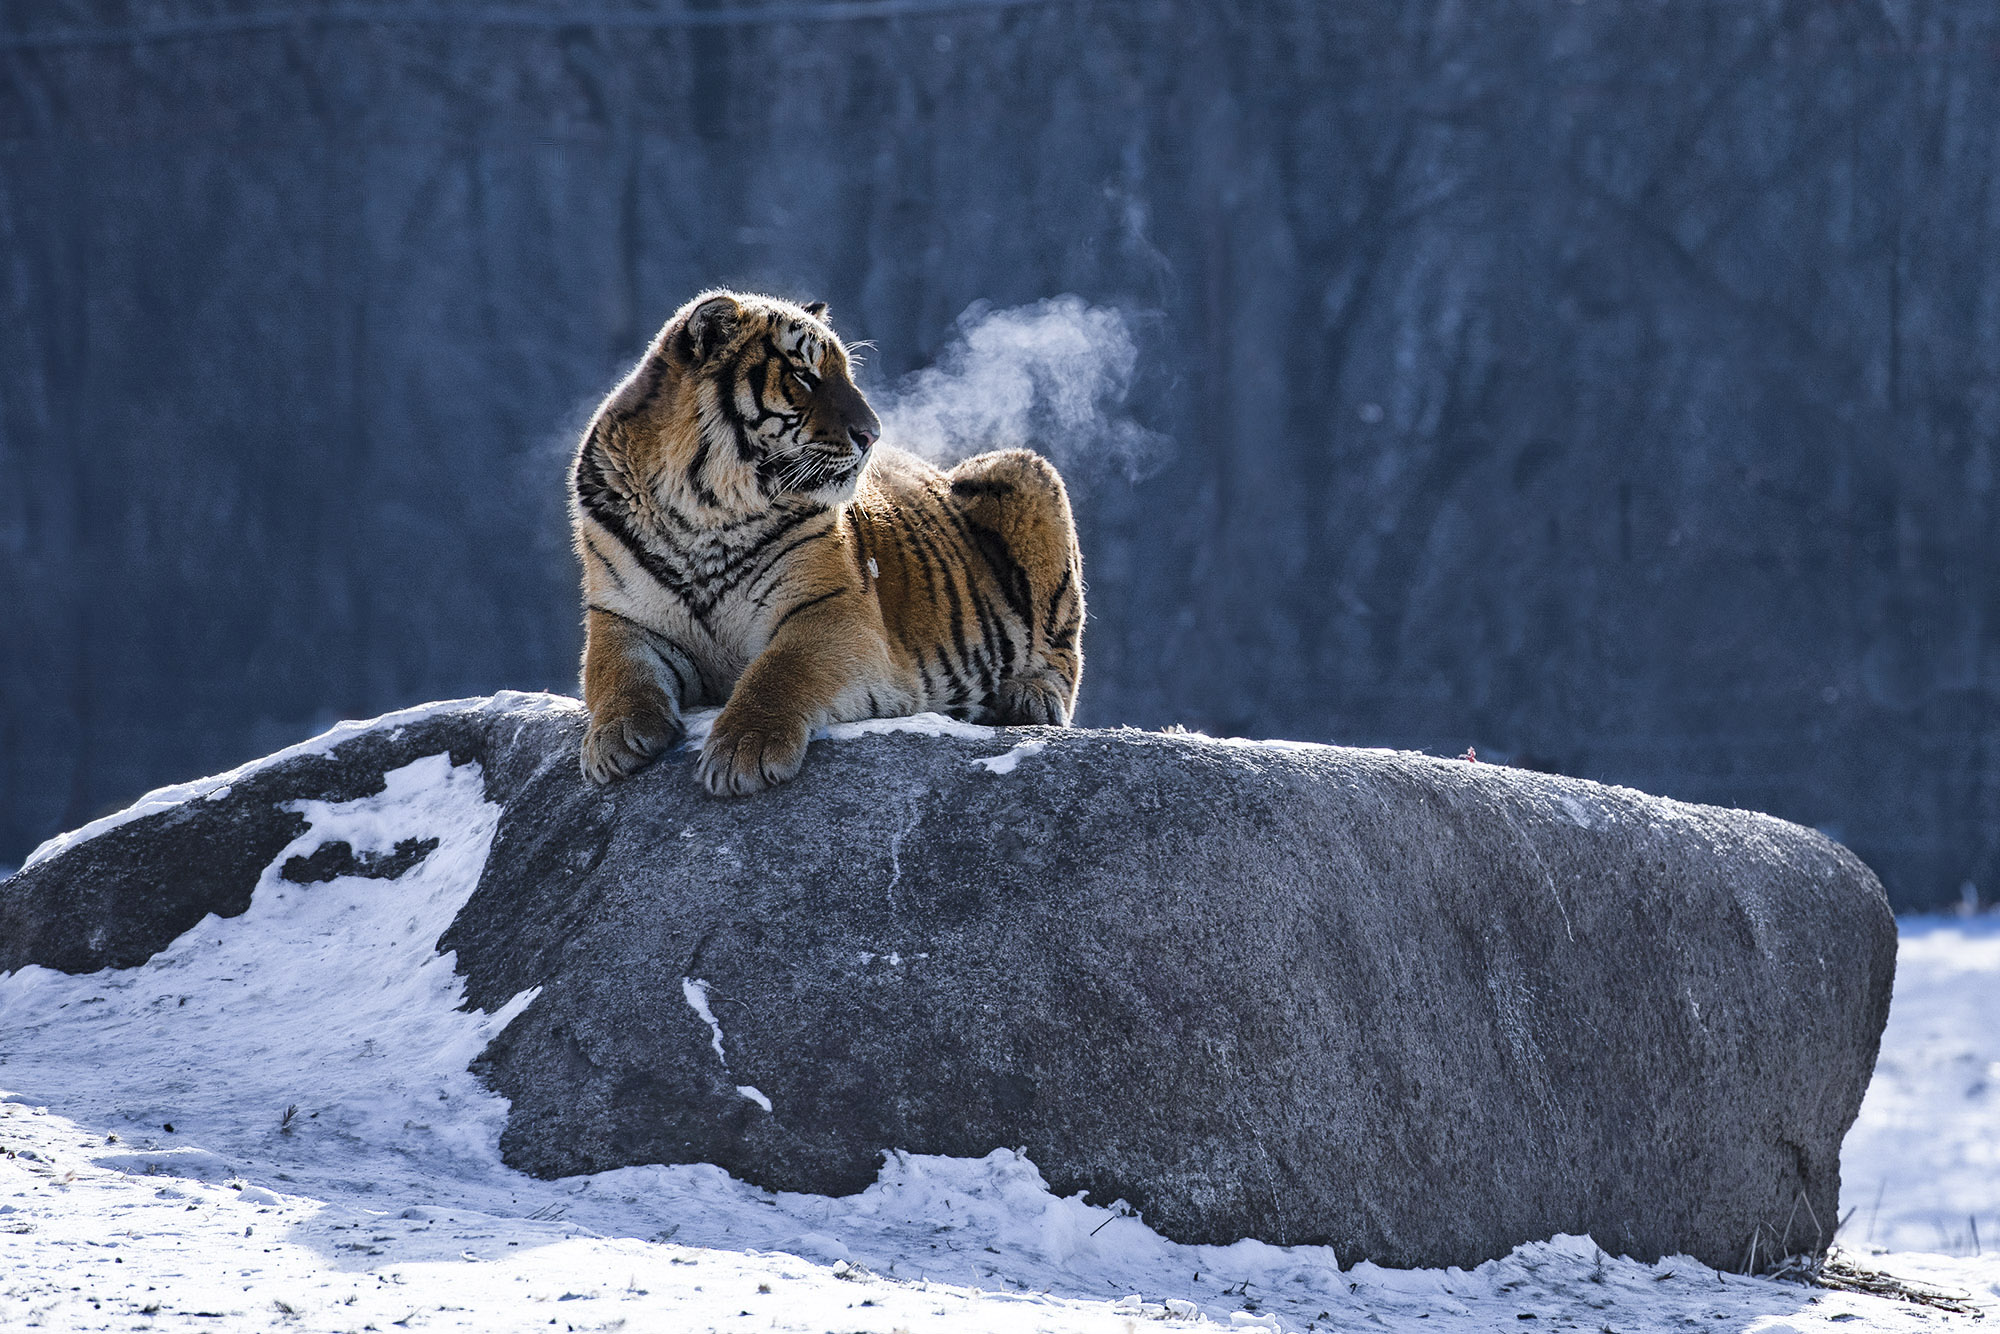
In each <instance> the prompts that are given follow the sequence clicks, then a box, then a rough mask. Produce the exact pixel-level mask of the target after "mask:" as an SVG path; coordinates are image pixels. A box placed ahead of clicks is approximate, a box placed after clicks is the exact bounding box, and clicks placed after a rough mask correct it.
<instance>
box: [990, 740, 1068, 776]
mask: <svg viewBox="0 0 2000 1334" xmlns="http://www.w3.org/2000/svg"><path fill="white" fill-rule="evenodd" d="M1048 744H1049V743H1048V742H1047V741H1023V742H1022V743H1021V744H1020V745H1018V746H1016V747H1014V749H1012V750H1010V751H1008V752H1007V753H1006V754H1005V755H995V756H992V757H991V758H988V759H984V760H974V761H973V762H972V763H973V766H974V767H975V768H980V769H985V770H986V771H987V772H989V773H996V774H1011V773H1013V772H1014V766H1015V765H1017V764H1019V763H1020V762H1021V761H1022V760H1025V759H1027V758H1028V757H1029V756H1030V755H1039V754H1041V753H1042V751H1043V750H1045V749H1047V747H1048Z"/></svg>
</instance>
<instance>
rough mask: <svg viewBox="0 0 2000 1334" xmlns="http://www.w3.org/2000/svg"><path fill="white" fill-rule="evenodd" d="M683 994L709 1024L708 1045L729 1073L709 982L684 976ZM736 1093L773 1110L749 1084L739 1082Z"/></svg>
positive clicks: (694, 1009) (693, 1008) (762, 1096)
mask: <svg viewBox="0 0 2000 1334" xmlns="http://www.w3.org/2000/svg"><path fill="white" fill-rule="evenodd" d="M681 996H682V998H683V999H685V1000H686V1001H687V1003H688V1008H689V1009H691V1010H693V1011H694V1012H695V1013H696V1014H698V1015H700V1016H701V1020H702V1022H703V1023H705V1024H707V1025H708V1045H709V1046H711V1047H713V1048H715V1059H716V1060H718V1061H720V1062H722V1069H723V1073H725V1074H727V1073H728V1071H729V1057H728V1056H726V1055H724V1054H723V1050H722V1025H721V1023H720V1022H718V1021H717V1020H716V1017H715V1011H714V1010H712V1009H710V1008H709V1005H708V983H707V982H705V981H703V980H702V979H701V978H698V977H684V978H682V979H681ZM736 1093H737V1096H738V1097H741V1098H746V1099H748V1100H749V1101H751V1102H754V1103H756V1104H757V1105H758V1106H759V1107H762V1108H763V1109H764V1110H765V1111H767V1112H768V1111H770V1110H771V1100H770V1099H769V1098H767V1097H765V1096H764V1095H763V1094H762V1093H761V1092H759V1091H758V1090H757V1089H756V1088H754V1087H753V1086H751V1085H749V1084H738V1085H737V1086H736Z"/></svg>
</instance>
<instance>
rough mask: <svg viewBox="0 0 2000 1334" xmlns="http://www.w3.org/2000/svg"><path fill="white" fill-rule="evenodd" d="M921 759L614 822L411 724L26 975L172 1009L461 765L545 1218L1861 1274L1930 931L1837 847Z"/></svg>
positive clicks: (1711, 817) (933, 754)
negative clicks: (589, 1185)
mask: <svg viewBox="0 0 2000 1334" xmlns="http://www.w3.org/2000/svg"><path fill="white" fill-rule="evenodd" d="M898 726H901V727H904V728H907V727H909V726H911V724H908V723H904V724H868V725H863V726H861V727H858V728H848V729H840V734H841V739H838V740H835V741H833V742H819V743H815V745H814V746H813V748H812V751H811V753H810V755H809V757H808V760H807V764H806V768H805V771H804V772H803V774H802V775H801V776H800V778H799V779H798V780H797V781H796V782H794V783H792V784H790V785H788V786H786V787H784V788H781V789H779V790H777V791H774V792H772V793H769V794H765V795H762V796H759V797H756V798H751V799H747V800H738V801H718V800H713V799H710V798H708V797H705V796H704V795H702V793H701V792H700V791H699V790H698V789H697V787H696V786H695V784H694V783H693V781H692V778H691V763H690V757H689V756H688V755H686V754H682V755H678V756H675V757H673V758H670V759H669V760H667V761H665V762H662V763H661V764H659V765H657V766H655V767H654V768H653V769H651V770H649V771H647V772H646V773H644V774H643V775H641V776H639V777H638V778H636V779H635V780H633V781H630V782H628V783H626V784H623V785H621V786H618V787H615V788H613V789H610V790H608V791H600V790H597V789H594V788H590V787H588V786H586V785H585V784H584V783H583V782H582V781H581V779H580V778H579V777H578V774H577V768H576V764H575V758H574V757H575V750H576V745H577V742H578V740H579V737H580V734H581V727H582V716H581V714H580V713H579V712H577V711H576V710H575V709H573V708H570V707H566V706H565V705H564V704H563V703H562V702H560V701H553V700H550V699H549V698H548V697H528V696H513V697H498V698H496V699H494V700H491V701H484V702H480V701H473V702H469V703H466V704H463V705H456V706H447V707H442V708H436V709H432V710H427V711H418V712H416V713H413V714H411V715H408V716H406V717H403V718H400V719H390V720H385V722H384V724H383V725H380V726H376V727H373V728H369V729H361V730H355V731H351V732H350V733H349V734H347V735H345V736H344V737H340V738H335V739H334V741H333V742H330V743H323V744H321V745H318V746H306V747H301V748H297V752H296V753H292V754H289V755H288V756H287V757H284V758H279V759H276V760H274V761H273V762H269V763H266V764H264V765H262V766H261V767H259V766H252V768H251V769H250V770H249V771H247V772H243V773H239V774H233V775H229V776H228V781H227V783H226V784H220V785H218V784H211V785H209V787H211V788H213V789H214V790H213V791H205V790H196V791H192V792H190V793H189V794H187V796H188V799H186V800H183V801H180V802H178V803H177V804H169V805H166V806H165V807H164V808H163V809H160V810H157V811H154V812H152V813H150V814H145V815H142V816H140V817H139V818H136V819H132V820H130V821H128V822H126V823H122V824H118V825H117V826H116V827H113V828H109V829H106V830H104V831H102V832H98V833H96V834H95V835H94V836H93V837H89V838H87V839H78V840H73V841H71V842H70V843H69V844H68V845H67V846H65V847H62V848H60V849H57V850H54V851H53V852H52V854H51V855H46V856H44V857H43V858H41V859H40V860H37V861H35V862H33V863H31V864H30V865H29V866H28V867H27V868H26V869H24V870H23V871H22V872H21V873H20V874H18V875H16V876H15V877H14V878H13V879H11V880H9V881H7V882H6V883H5V884H4V885H0V968H4V969H14V968H18V967H20V966H22V965H24V964H29V963H41V964H46V965H48V966H52V967H57V968H62V969H65V970H69V971H80V970H87V969H93V968H98V967H106V966H129V965H131V964H133V963H136V962H139V961H141V960H143V959H144V958H146V957H148V956H149V955H150V954H151V953H152V952H154V951H156V950H158V949H159V948H161V947H163V946H164V945H165V944H166V943H167V942H169V941H170V940H171V939H172V938H173V937H174V936H175V935H176V934H178V933H179V932H181V931H184V930H186V929H187V928H188V927H190V926H192V925H194V923H195V922H196V921H198V920H200V918H201V916H202V915H204V914H205V913H208V912H211V911H212V912H217V913H220V914H223V915H230V914H233V913H239V912H241V911H243V910H244V908H245V907H246V906H247V904H248V902H249V898H250V892H251V888H252V886H253V885H254V883H255V881H256V879H257V877H258V875H259V874H260V873H261V872H262V870H263V869H264V867H265V866H266V865H267V864H268V862H269V861H270V860H271V859H273V858H275V857H276V855H277V854H278V852H279V850H281V849H282V848H283V847H284V846H285V844H286V843H287V842H289V841H290V840H291V839H292V838H293V837H294V835H295V834H296V833H298V832H299V823H298V822H299V821H300V820H301V818H302V817H300V816H299V815H297V814H294V813H291V812H288V811H287V810H285V809H284V805H285V803H288V802H292V801H297V800H301V799H306V798H316V799H350V798H352V797H355V796H360V795H365V794H367V793H369V792H373V791H377V790H380V788H381V786H382V782H381V775H382V774H383V773H384V772H386V771H387V770H389V769H392V768H395V767H398V766H400V765H403V764H406V763H409V762H410V761H412V760H414V759H417V758H419V757H421V756H425V755H431V754H437V753H440V752H449V753H450V754H451V756H452V759H453V762H454V763H464V762H466V761H468V760H474V761H477V762H478V763H479V764H480V765H481V766H482V769H483V773H484V776H485V781H486V785H487V795H488V799H489V800H492V801H495V802H498V803H500V804H501V806H502V807H503V814H502V815H501V819H500V825H499V830H498V833H497V834H496V835H495V839H494V843H493V848H492V851H491V854H490V856H489V858H488V861H487V864H486V867H485V870H484V873H483V875H482V877H481V879H480V882H479V887H478V889H477V890H476V891H475V892H474V893H473V895H472V897H471V899H470V900H469V901H468V902H467V904H466V906H465V907H464V909H463V910H462V911H461V912H460V914H459V916H458V918H457V920H456V921H455V922H454V923H453V924H452V926H451V928H450V929H449V930H448V931H447V932H446V933H445V935H444V937H443V938H442V939H441V940H440V941H439V948H440V949H448V950H455V951H456V952H457V960H458V966H459V969H460V971H461V972H462V973H463V974H464V976H465V979H466V994H467V999H468V1002H469V1003H470V1004H473V1005H478V1006H481V1007H483V1008H486V1009H489V1010H491V1009H495V1008H497V1007H498V1006H500V1005H501V1004H503V1003H504V1002H506V1001H507V1000H508V999H510V998H511V997H513V996H514V995H515V994H516V993H518V992H520V991H522V990H525V989H527V988H531V987H540V988H541V991H540V994H539V996H538V997H537V998H536V999H535V1000H534V1002H533V1003H532V1004H530V1005H529V1006H528V1007H527V1008H526V1010H525V1011H523V1012H522V1013H521V1014H520V1015H519V1016H518V1017H517V1018H516V1019H515V1020H514V1022H513V1023H512V1024H511V1025H510V1026H509V1027H508V1028H507V1029H506V1030H505V1031H504V1032H503V1033H502V1034H501V1036H500V1037H499V1038H498V1039H497V1040H496V1041H495V1042H494V1043H493V1044H492V1046H491V1047H489V1048H488V1050H487V1051H486V1052H485V1053H484V1055H482V1056H481V1057H480V1059H479V1062H478V1069H479V1070H480V1071H481V1073H482V1074H483V1075H484V1077H485V1078H486V1079H487V1080H488V1081H489V1082H490V1083H491V1084H492V1086H493V1087H494V1088H496V1089H497V1090H498V1091H500V1092H501V1093H504V1094H505V1095H506V1096H507V1097H508V1098H510V1099H511V1100H512V1112H511V1115H510V1119H509V1121H508V1124H507V1128H506V1131H505V1133H504V1135H503V1138H502V1148H503V1151H504V1152H505V1154H506V1156H507V1158H508V1160H509V1161H510V1162H512V1163H514V1164H515V1165H516V1166H518V1167H521V1168H522V1169H524V1170H527V1171H529V1172H533V1173H536V1174H539V1175H561V1174H569V1173H577V1172H588V1171H596V1170H602V1169H607V1168H612V1167H617V1166H620V1165H625V1164H632V1163H646V1162H691V1161H706V1162H712V1163H716V1164H719V1165H720V1166H723V1167H725V1168H727V1169H729V1170H730V1171H731V1172H733V1173H735V1174H737V1175H738V1176H741V1177H743V1178H744V1179H746V1180H749V1181H752V1182H755V1183H757V1184H760V1185H764V1186H768V1187H772V1188H778V1189H788V1190H804V1191H815V1192H822V1193H844V1192H849V1191H854V1190H858V1189H861V1188H862V1187H864V1186H865V1185H867V1184H868V1183H869V1182H870V1181H871V1180H872V1179H873V1177H874V1174H875V1170H876V1166H877V1163H878V1161H879V1156H880V1153H881V1152H882V1151H883V1150H885V1149H890V1148H903V1149H908V1150H912V1151H916V1152H925V1153H940V1154H952V1155H977V1154H982V1153H985V1152H987V1151H989V1150H991V1149H993V1148H995V1147H1001V1146H1006V1147H1021V1148H1024V1149H1025V1150H1026V1152H1027V1153H1028V1155H1029V1156H1030V1157H1031V1158H1032V1159H1033V1160H1034V1161H1035V1162H1036V1163H1037V1164H1038V1165H1039V1166H1040V1167H1041V1169H1042V1171H1043V1172H1044V1174H1045V1175H1046V1177H1047V1178H1048V1180H1049V1182H1050V1184H1051V1186H1052V1188H1054V1189H1055V1190H1057V1191H1058V1192H1059V1193H1071V1192H1074V1191H1077V1190H1088V1191H1089V1192H1090V1193H1091V1198H1092V1199H1094V1200H1100V1201H1104V1200H1110V1199H1113V1198H1118V1197H1122V1198H1124V1199H1125V1200H1127V1201H1129V1202H1130V1203H1131V1204H1133V1205H1134V1206H1135V1207H1137V1208H1138V1209H1139V1210H1140V1211H1141V1212H1142V1213H1143V1215H1144V1217H1145V1219H1146V1221H1147V1222H1148V1223H1149V1224H1151V1225H1152V1226H1153V1227H1155V1228H1156V1229H1158V1230H1159V1231H1161V1232H1162V1233H1164V1234H1165V1235H1167V1236H1170V1237H1173V1238H1175V1239H1177V1240H1188V1241H1229V1240H1233V1239H1235V1238H1238V1237H1243V1236H1254V1237H1258V1238H1262V1239H1264V1240H1267V1241H1270V1242H1274V1243H1299V1242H1319V1243H1327V1244H1331V1245H1332V1246H1333V1247H1335V1248H1336V1250H1337V1251H1338V1253H1339V1254H1340V1255H1341V1257H1342V1258H1343V1260H1357V1259H1363V1258H1367V1259H1373V1260H1376V1261H1378V1262H1382V1263H1388V1264H1397V1265H1437V1264H1447V1263H1449V1264H1461V1265H1469V1264H1472V1263H1475V1262H1477V1261H1479V1260H1483V1259H1486V1258H1488V1257H1492V1256H1497V1255H1501V1254H1504V1253H1505V1252H1506V1251H1508V1250H1509V1249H1510V1248H1511V1247H1513V1246H1514V1245H1516V1244H1517V1243H1519V1242H1522V1241H1526V1240H1531V1239H1536V1238H1542V1237H1546V1236H1549V1235H1551V1234H1552V1233H1557V1232H1568V1233H1585V1232H1587V1233H1589V1234H1590V1235H1591V1236H1593V1237H1594V1238H1595V1239H1596V1240H1597V1242H1598V1243H1599V1244H1600V1245H1602V1246H1603V1247H1605V1248H1606V1249H1607V1250H1610V1251H1613V1252H1624V1253H1628V1254H1631V1255H1634V1256H1636V1257H1641V1258H1652V1257H1655V1256H1658V1255H1660V1254H1665V1253H1674V1252H1686V1253H1689V1254H1692V1255H1694V1256H1696V1257H1698V1258H1700V1259H1702V1260H1704V1261H1707V1262H1709V1263H1712V1264H1716V1265H1719V1266H1726V1267H1732V1268H1740V1267H1742V1266H1743V1265H1744V1264H1745V1263H1746V1262H1747V1261H1748V1260H1749V1258H1750V1256H1751V1254H1752V1249H1751V1248H1752V1244H1753V1239H1754V1240H1755V1242H1756V1246H1757V1251H1756V1254H1757V1255H1758V1256H1760V1257H1768V1256H1770V1255H1772V1254H1774V1253H1782V1252H1784V1251H1798V1250H1802V1249H1806V1250H1810V1249H1813V1248H1815V1247H1816V1246H1819V1245H1823V1244H1824V1243H1825V1242H1826V1241H1827V1240H1828V1239H1829V1237H1830V1230H1831V1228H1832V1226H1833V1221H1834V1218H1835V1201H1836V1199H1837V1195H1838V1189H1839V1181H1838V1172H1839V1156H1838V1155H1839V1148H1840V1142H1841V1138H1842V1135H1843V1134H1844V1132H1845V1131H1846V1128H1847V1126H1848V1125H1849V1123H1850V1122H1851V1121H1852V1119H1853V1117H1854V1113H1855V1110H1856V1108H1857V1107H1858V1105H1859V1102H1860V1099H1861V1095H1862V1092H1863V1089H1864V1088H1865V1086H1866V1084H1867V1081H1868V1078H1869V1075H1870V1073H1871V1071H1872V1068H1873V1063H1874V1058H1875V1052H1876V1045H1877V1042H1878V1040H1879V1037H1880V1034H1881V1030H1882V1025H1883V1022H1884V1020H1885V1018H1886V1015H1887V1010H1888V1002H1889V991H1890V983H1891V977H1892V973H1893V968H1894V957H1895V926H1894V920H1893V918H1892V917H1891V916H1890V914H1889V910H1888V907H1887V903H1886V901H1885V899H1884V897H1883V895H1882V891H1881V889H1880V886H1879V885H1878V884H1877V883H1876V881H1875V878H1874V877H1873V875H1871V874H1870V873H1869V871H1868V870H1867V869H1866V868H1865V867H1864V866H1863V865H1862V864H1861V863H1860V862H1859V861H1858V860H1856V859H1855V858H1854V857H1853V856H1852V855H1851V854H1850V853H1848V852H1847V851H1846V850H1845V849H1843V848H1841V847H1839V846H1838V845H1836V844H1834V843H1832V842H1830V841H1828V840H1827V839H1825V838H1823V837H1821V836H1820V835H1818V834H1816V833H1813V832H1811V831H1809V830H1805V829H1802V828H1798V827H1796V826H1792V825H1788V824H1785V823H1782V822H1780V821H1777V820H1773V819H1770V818H1769V817H1766V816H1761V815H1756V814H1751V813H1748V812H1742V811H1731V810H1718V809H1709V808H1702V807H1693V806H1687V805H1682V804H1679V803H1674V802H1668V801H1663V800H1659V799H1655V798H1651V797H1646V796H1642V795H1640V794H1638V793H1634V792H1630V791H1626V790H1622V789H1615V788H1606V787H1601V786H1596V785H1593V784H1590V783H1586V782H1582V781H1580V780H1573V779H1563V778H1556V777H1549V776H1544V775H1537V774H1530V773H1526V772H1522V771H1518V770H1508V769H1502V768H1498V767H1495V766H1491V765H1482V764H1473V763H1465V762H1462V761H1447V760H1437V759H1432V758H1428V757H1425V756H1421V755H1413V754H1406V753H1388V752H1371V751H1356V750H1343V749H1334V748H1325V747H1293V746H1283V745H1252V744H1245V743H1232V742H1217V741H1212V740H1209V739H1206V738H1201V737H1196V736H1189V735H1171V734H1159V733H1140V732H1131V731H1117V732H1107V731H1085V730H1077V731H1068V732H1061V731H1053V730H1047V729H1010V730H1004V731H998V732H990V731H988V730H987V729H982V728H968V727H963V726H960V725H956V724H943V725H941V726H940V727H939V728H935V729H932V730H933V732H934V733H935V734H924V733H922V732H911V731H907V730H905V731H897V730H893V729H894V728H896V727H898ZM425 853H426V849H425V847H424V846H423V845H422V844H421V843H416V844H412V845H411V846H409V847H407V848H404V847H398V848H397V850H396V852H395V853H394V854H393V855H389V856H381V857H374V858H370V857H366V856H348V857H342V856H341V854H340V847H339V845H330V846H329V847H327V848H323V849H321V851H320V853H317V854H315V856H314V857H313V858H312V859H310V860H308V859H305V858H298V859H294V860H295V862H296V864H288V865H287V866H286V867H285V868H284V870H283V874H284V875H285V876H286V877H287V878H289V879H293V880H296V881H299V882H301V883H311V882H315V881H321V880H325V879H327V878H329V877H331V876H334V875H353V874H361V875H377V876H382V875H388V876H393V875H396V874H400V873H401V871H402V870H404V869H406V868H407V867H408V866H409V865H411V864H414V862H415V861H417V860H419V859H421V857H422V856H424V855H425ZM321 863H324V864H321Z"/></svg>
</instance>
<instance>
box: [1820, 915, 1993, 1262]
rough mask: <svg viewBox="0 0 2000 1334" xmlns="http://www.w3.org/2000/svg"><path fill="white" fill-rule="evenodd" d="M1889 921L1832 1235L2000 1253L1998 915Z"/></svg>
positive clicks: (1893, 1246)
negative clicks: (1870, 1052) (1874, 1048)
mask: <svg viewBox="0 0 2000 1334" xmlns="http://www.w3.org/2000/svg"><path fill="white" fill-rule="evenodd" d="M1898 925H1899V926H1900V927H1901V939H1900V940H1899V941H1898V943H1897V949H1896V999H1895V1003H1894V1005H1893V1006H1892V1008H1891V1010H1890V1012H1889V1029H1888V1032H1887V1033H1886V1034H1885V1035H1884V1036H1883V1039H1882V1054H1881V1056H1880V1057H1879V1058H1878V1059H1877V1060H1876V1062H1875V1081H1874V1083H1872V1084H1871V1085H1869V1088H1868V1097H1867V1100H1866V1101H1864V1102H1863V1103H1862V1104H1861V1115H1860V1116H1859V1117H1858V1118H1856V1120H1855V1123H1854V1129H1853V1130H1851V1131H1849V1132H1848V1135H1847V1143H1846V1144H1845V1145H1844V1146H1843V1149H1842V1153H1841V1184H1842V1198H1841V1211H1842V1212H1843V1213H1846V1212H1847V1211H1848V1210H1850V1209H1851V1210H1853V1211H1854V1212H1853V1217H1852V1218H1851V1219H1850V1220H1849V1222H1848V1224H1847V1226H1846V1228H1845V1229H1844V1230H1843V1231H1842V1233H1841V1236H1842V1238H1843V1240H1845V1241H1846V1243H1847V1244H1848V1245H1849V1246H1852V1247H1855V1248H1857V1249H1860V1250H1863V1251H1865V1250H1867V1249H1870V1248H1881V1249H1884V1250H1890V1251H1938V1252H1942V1253H1944V1254H1946V1255H1963V1256H1971V1255H1976V1254H1979V1253H1982V1252H1983V1253H1985V1254H1988V1255H1993V1254H2000V915H1996V914H1993V913H1988V914H1984V915H1982V916H1979V917H1973V918H1941V917H1931V918H1904V919H1903V920H1902V921H1901V922H1900V923H1898Z"/></svg>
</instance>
